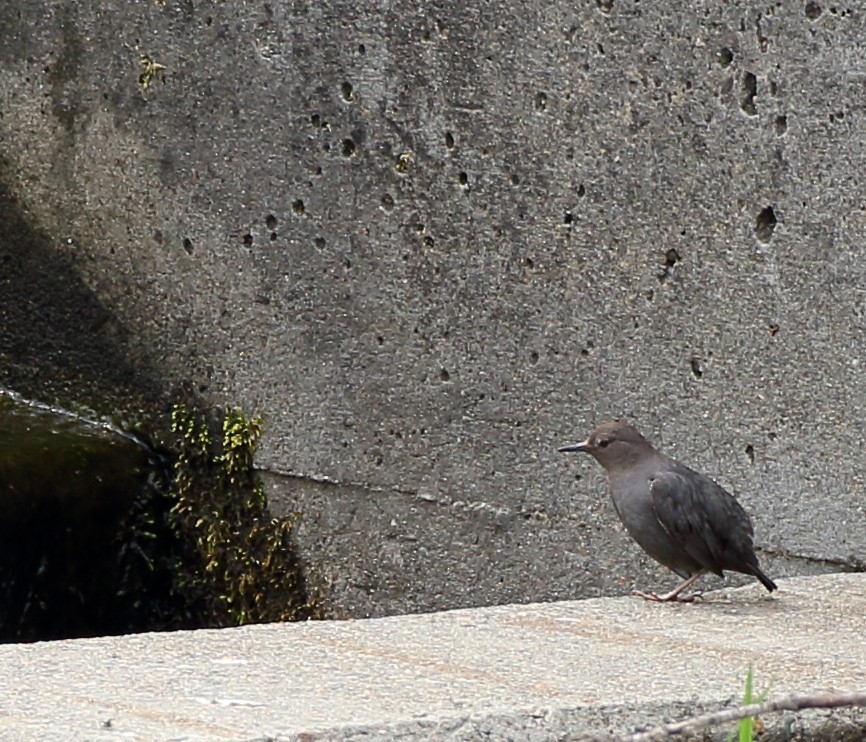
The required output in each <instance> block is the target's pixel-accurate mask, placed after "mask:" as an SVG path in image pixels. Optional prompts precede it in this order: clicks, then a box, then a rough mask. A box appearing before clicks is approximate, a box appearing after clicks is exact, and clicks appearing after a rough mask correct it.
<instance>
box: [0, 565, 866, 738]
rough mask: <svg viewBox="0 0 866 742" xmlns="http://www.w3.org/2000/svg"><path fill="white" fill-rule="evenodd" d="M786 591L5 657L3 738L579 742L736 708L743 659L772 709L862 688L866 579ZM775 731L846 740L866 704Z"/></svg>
mask: <svg viewBox="0 0 866 742" xmlns="http://www.w3.org/2000/svg"><path fill="white" fill-rule="evenodd" d="M779 587H780V589H779V591H778V593H775V594H774V595H772V596H770V595H768V594H767V593H765V592H764V591H763V590H761V589H760V587H759V586H757V585H756V586H755V587H747V588H739V589H735V590H727V591H719V592H714V593H711V594H708V595H707V596H706V599H705V600H704V601H703V602H701V603H695V604H693V605H656V604H649V603H645V602H643V601H642V600H639V599H634V598H602V599H593V600H584V601H578V602H563V603H549V604H538V605H510V606H500V607H495V608H481V609H473V610H459V611H451V612H447V613H438V614H427V615H411V616H396V617H390V618H382V619H371V620H363V621H342V622H337V621H327V622H317V623H306V624H271V625H264V626H249V627H244V628H239V629H227V630H221V631H193V632H179V633H171V634H142V635H136V636H125V637H107V638H98V639H87V640H76V641H62V642H53V643H42V644H32V645H6V646H3V647H0V678H2V680H0V698H2V699H3V701H2V707H0V738H2V739H16V740H37V739H39V740H43V739H64V740H85V739H86V740H109V739H111V740H117V739H147V740H178V739H182V740H254V739H255V740H264V739H269V740H304V741H305V742H309V741H311V740H319V739H361V738H363V739H365V740H371V739H376V740H385V739H401V740H411V739H431V738H435V739H450V740H471V739H515V740H522V739H531V740H543V739H562V738H569V739H574V738H580V737H582V736H587V735H589V736H592V735H595V736H598V735H605V734H611V733H627V732H630V731H633V730H635V729H638V728H644V727H647V726H650V725H655V724H658V723H661V722H663V721H666V720H671V719H679V718H683V717H685V716H688V715H691V714H692V713H694V712H698V711H701V710H708V709H712V708H716V707H720V706H724V705H726V704H729V703H732V702H735V701H736V700H737V698H738V697H739V696H740V694H741V692H742V685H743V679H744V675H745V672H746V668H747V666H748V665H749V663H752V664H753V665H754V668H755V678H756V686H757V687H758V688H760V687H762V686H764V685H765V684H766V683H768V682H771V683H772V691H771V697H776V696H781V695H786V694H788V693H791V692H812V691H818V690H834V689H835V690H863V689H866V638H864V637H866V575H863V574H836V575H826V576H821V577H802V578H794V579H788V580H782V581H780V585H779ZM765 722H766V724H767V727H768V729H770V730H775V731H776V732H778V735H779V738H787V739H791V738H800V739H811V738H823V737H820V735H821V734H822V733H823V734H832V735H833V737H832V738H834V739H840V738H842V736H841V735H842V734H843V733H844V732H845V730H848V731H850V732H851V733H852V734H853V733H855V732H854V731H853V730H859V731H857V732H856V733H858V734H862V733H864V732H866V709H859V710H856V711H849V712H841V713H840V712H837V713H834V714H830V713H829V712H827V713H813V714H810V715H798V716H797V717H794V716H792V715H787V716H779V717H769V718H767V719H765ZM726 731H727V730H726ZM782 735H787V736H785V737H783V736H782ZM797 735H800V736H797ZM815 735H818V736H815ZM827 738H830V737H827ZM857 738H861V737H857Z"/></svg>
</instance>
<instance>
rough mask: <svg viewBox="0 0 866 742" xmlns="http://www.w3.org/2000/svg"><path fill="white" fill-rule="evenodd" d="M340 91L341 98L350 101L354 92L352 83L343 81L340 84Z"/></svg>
mask: <svg viewBox="0 0 866 742" xmlns="http://www.w3.org/2000/svg"><path fill="white" fill-rule="evenodd" d="M340 92H341V93H342V94H343V100H346V101H351V100H353V99H354V93H353V91H352V83H350V82H344V83H343V84H342V85H341V86H340Z"/></svg>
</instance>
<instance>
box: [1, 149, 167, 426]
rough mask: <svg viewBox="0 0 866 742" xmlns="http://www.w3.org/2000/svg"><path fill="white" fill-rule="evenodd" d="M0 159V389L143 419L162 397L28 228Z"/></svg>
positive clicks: (44, 238)
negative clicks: (141, 413) (126, 412)
mask: <svg viewBox="0 0 866 742" xmlns="http://www.w3.org/2000/svg"><path fill="white" fill-rule="evenodd" d="M8 169H9V163H8V161H6V160H5V159H3V158H2V157H0V385H2V386H4V387H6V388H10V389H13V390H15V391H17V392H19V393H21V394H23V395H24V396H26V397H31V398H34V399H39V400H41V401H44V402H51V403H58V404H61V405H64V406H71V407H75V406H80V405H84V406H86V407H88V408H90V409H93V410H95V411H97V412H98V413H100V414H112V413H115V412H117V411H118V410H129V409H130V408H132V409H135V410H136V411H143V409H144V408H145V407H150V406H151V405H152V404H153V401H154V400H155V399H157V398H158V397H159V388H160V385H158V384H156V383H154V382H153V376H152V375H151V374H150V373H148V372H147V370H146V369H142V368H141V367H140V366H135V365H133V364H132V362H131V361H130V360H129V357H128V355H127V353H126V352H125V348H126V346H127V343H128V337H127V333H126V331H125V329H124V327H123V326H122V325H121V324H120V323H119V322H118V321H117V319H116V318H115V316H114V315H113V314H112V313H111V312H110V311H109V310H108V309H106V308H105V307H104V306H103V305H102V304H101V303H100V302H99V300H98V299H97V298H96V297H95V296H94V295H93V293H92V292H91V291H90V290H89V289H88V287H87V286H86V285H85V284H84V283H83V282H82V280H81V279H80V278H79V277H78V276H77V275H76V272H75V270H74V266H73V265H72V263H71V262H70V261H69V260H68V259H66V258H65V257H64V256H62V255H61V254H60V253H59V249H58V246H57V244H56V239H52V238H50V237H49V236H48V235H47V234H45V233H44V232H42V231H41V230H40V229H39V228H38V226H36V225H33V224H32V223H31V222H30V221H29V220H28V218H27V217H26V216H25V214H24V213H23V208H22V204H21V203H20V201H19V198H18V196H17V195H16V194H15V192H14V191H13V190H12V189H11V188H9V186H8V178H7V177H6V174H7V173H8Z"/></svg>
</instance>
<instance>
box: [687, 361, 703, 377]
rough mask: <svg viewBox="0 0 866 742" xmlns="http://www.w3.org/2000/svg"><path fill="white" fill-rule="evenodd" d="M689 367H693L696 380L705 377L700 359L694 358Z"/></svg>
mask: <svg viewBox="0 0 866 742" xmlns="http://www.w3.org/2000/svg"><path fill="white" fill-rule="evenodd" d="M689 365H690V366H691V367H692V373H693V374H694V375H695V378H696V379H700V378H701V377H702V376H703V375H704V371H703V369H702V368H701V359H700V358H692V360H691V361H689Z"/></svg>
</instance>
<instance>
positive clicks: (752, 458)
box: [746, 443, 755, 464]
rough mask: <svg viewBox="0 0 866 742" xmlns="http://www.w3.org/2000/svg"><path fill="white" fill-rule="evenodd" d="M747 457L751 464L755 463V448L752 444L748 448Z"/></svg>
mask: <svg viewBox="0 0 866 742" xmlns="http://www.w3.org/2000/svg"><path fill="white" fill-rule="evenodd" d="M746 456H748V457H749V461H750V462H751V463H753V464H754V463H755V447H754V446H753V445H752V444H751V443H750V444H749V445H748V446H746Z"/></svg>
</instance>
